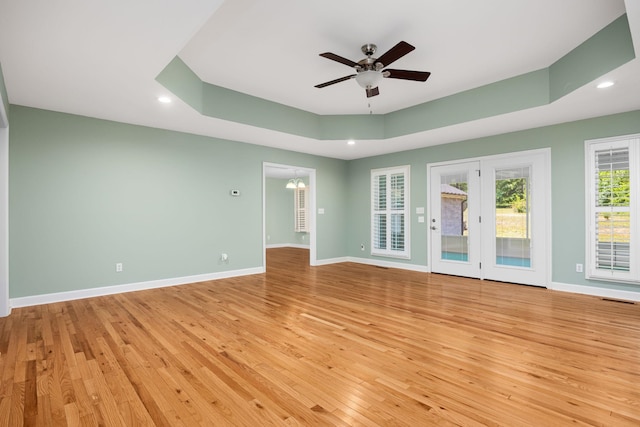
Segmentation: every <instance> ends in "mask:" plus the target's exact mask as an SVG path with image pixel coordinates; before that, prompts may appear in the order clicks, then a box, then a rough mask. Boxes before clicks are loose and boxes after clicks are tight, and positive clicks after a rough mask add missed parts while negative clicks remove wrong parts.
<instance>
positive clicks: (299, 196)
mask: <svg viewBox="0 0 640 427" xmlns="http://www.w3.org/2000/svg"><path fill="white" fill-rule="evenodd" d="M308 194H309V193H308V188H307V187H305V188H296V189H295V191H294V192H293V198H294V209H295V212H294V222H295V226H294V228H295V231H296V232H308V231H309V224H308V222H309V221H308V216H309V215H308V200H307V199H308V197H307V196H308Z"/></svg>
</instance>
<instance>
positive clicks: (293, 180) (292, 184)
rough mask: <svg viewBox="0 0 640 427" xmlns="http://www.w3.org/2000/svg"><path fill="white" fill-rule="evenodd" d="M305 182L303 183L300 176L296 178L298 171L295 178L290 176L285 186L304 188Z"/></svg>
mask: <svg viewBox="0 0 640 427" xmlns="http://www.w3.org/2000/svg"><path fill="white" fill-rule="evenodd" d="M305 187H306V184H305V183H304V181H303V180H302V179H300V178H298V173H297V172H296V173H295V178H291V179H290V180H289V181H287V185H285V188H289V189H292V190H293V189H296V188H305Z"/></svg>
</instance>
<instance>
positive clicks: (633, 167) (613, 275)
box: [585, 134, 640, 284]
mask: <svg viewBox="0 0 640 427" xmlns="http://www.w3.org/2000/svg"><path fill="white" fill-rule="evenodd" d="M624 147H628V148H629V180H630V189H629V194H630V198H631V200H630V203H629V212H630V224H629V227H630V230H629V235H630V242H629V256H630V257H629V271H615V270H606V269H601V268H597V262H596V244H597V239H596V234H595V233H596V221H595V214H596V212H597V211H598V209H597V207H596V204H595V200H596V193H597V191H596V188H595V186H594V183H595V182H596V158H595V153H596V152H598V151H602V150H608V149H616V148H624ZM638 182H640V134H633V135H623V136H617V137H611V138H601V139H592V140H587V141H585V233H586V235H585V252H586V253H585V261H586V268H585V277H586V278H587V279H593V280H602V281H612V282H625V283H635V284H638V283H640V237H636V236H640V233H639V232H640V220H639V218H638V217H639V216H640V186H638V185H636V184H637V183H638Z"/></svg>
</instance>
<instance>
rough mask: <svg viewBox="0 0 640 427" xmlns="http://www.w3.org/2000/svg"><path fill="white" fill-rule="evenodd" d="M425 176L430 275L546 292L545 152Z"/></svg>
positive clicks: (444, 166) (439, 168)
mask: <svg viewBox="0 0 640 427" xmlns="http://www.w3.org/2000/svg"><path fill="white" fill-rule="evenodd" d="M427 169H428V176H429V182H430V185H429V221H430V223H429V241H430V251H429V253H430V260H429V264H430V266H431V271H432V272H434V273H443V274H452V275H457V276H466V277H474V278H478V279H490V280H499V281H506V282H512V283H521V284H527V285H534V286H544V287H546V286H547V285H548V283H549V280H550V277H549V265H550V254H549V252H550V251H549V248H550V244H549V241H550V231H549V230H550V220H549V218H550V178H549V173H550V172H549V150H533V151H527V152H523V153H512V154H506V155H501V156H492V157H485V158H480V159H468V160H460V161H455V162H448V163H441V164H430V165H428V166H427Z"/></svg>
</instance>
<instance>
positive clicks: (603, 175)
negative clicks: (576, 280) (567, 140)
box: [586, 138, 640, 282]
mask: <svg viewBox="0 0 640 427" xmlns="http://www.w3.org/2000/svg"><path fill="white" fill-rule="evenodd" d="M638 143H639V140H638V139H637V138H636V139H633V138H629V139H626V138H625V139H618V140H611V139H607V140H600V141H587V150H586V152H587V161H588V167H587V175H588V176H587V180H586V181H587V224H588V225H589V231H588V236H587V251H588V259H587V263H588V269H587V271H588V276H589V277H590V278H594V279H605V280H619V281H631V282H637V281H640V276H639V274H638V261H639V260H638V246H639V245H640V241H639V240H640V236H638V218H637V217H638V213H640V211H639V209H638V207H639V206H640V203H639V202H640V200H639V199H640V197H638V189H637V188H636V186H637V183H638V182H639V181H638V178H639V177H640V171H639V170H638V166H639V165H640V162H639V161H638V160H639V158H638V155H639V153H640V150H639V149H638Z"/></svg>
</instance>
